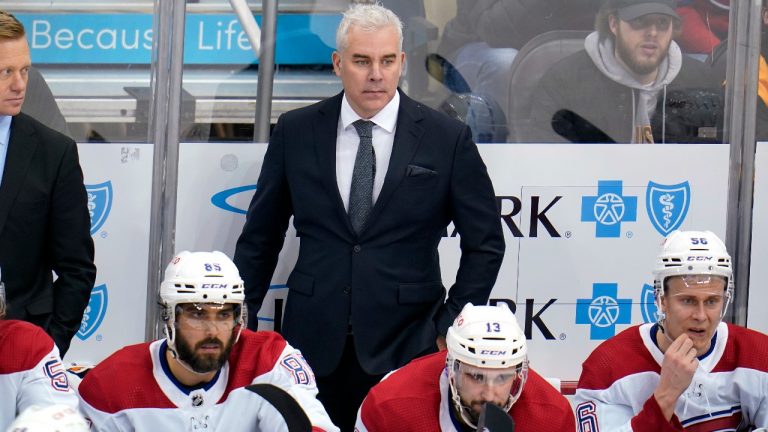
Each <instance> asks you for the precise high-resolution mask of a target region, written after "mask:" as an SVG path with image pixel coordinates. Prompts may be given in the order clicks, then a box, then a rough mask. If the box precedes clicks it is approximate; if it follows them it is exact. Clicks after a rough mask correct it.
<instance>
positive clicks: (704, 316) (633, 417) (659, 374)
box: [575, 231, 768, 432]
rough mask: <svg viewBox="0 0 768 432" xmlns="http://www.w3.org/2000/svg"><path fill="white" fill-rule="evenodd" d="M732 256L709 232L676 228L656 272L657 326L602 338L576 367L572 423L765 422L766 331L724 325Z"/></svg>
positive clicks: (691, 425) (627, 427)
mask: <svg viewBox="0 0 768 432" xmlns="http://www.w3.org/2000/svg"><path fill="white" fill-rule="evenodd" d="M731 276H732V267H731V257H730V256H729V255H728V252H727V251H726V249H725V245H724V244H723V242H722V241H721V240H720V239H719V238H718V237H717V236H716V235H715V234H713V233H712V232H710V231H703V232H702V231H675V232H673V233H671V234H670V235H669V236H668V237H667V238H666V240H665V241H664V244H663V245H662V247H661V253H660V254H659V256H658V259H657V261H656V267H655V269H654V285H655V294H656V305H657V307H658V322H656V323H649V324H643V325H640V326H634V327H630V328H628V329H627V330H624V331H623V332H621V333H620V334H618V335H616V336H614V337H613V338H611V339H609V340H607V341H605V342H603V343H602V344H601V345H600V346H598V347H597V349H595V351H594V352H592V354H591V355H590V356H589V358H587V360H586V361H585V362H584V364H583V368H582V373H581V378H580V379H579V384H578V388H577V390H576V396H575V402H576V404H577V407H576V421H577V423H578V426H579V430H580V431H581V432H594V431H598V430H599V431H602V432H609V431H636V432H640V431H642V432H645V431H662V432H663V431H681V430H685V431H726V430H728V431H736V430H738V431H747V430H752V429H751V428H753V427H765V426H768V336H766V335H764V334H762V333H758V332H755V331H752V330H749V329H746V328H743V327H739V326H735V325H731V324H726V323H723V322H722V318H723V315H724V314H725V312H726V310H727V309H728V304H729V303H730V301H731V297H732V296H733V280H732V277H731Z"/></svg>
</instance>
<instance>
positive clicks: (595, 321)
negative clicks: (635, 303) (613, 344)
mask: <svg viewBox="0 0 768 432" xmlns="http://www.w3.org/2000/svg"><path fill="white" fill-rule="evenodd" d="M618 290H619V287H618V284H615V283H595V284H592V298H588V299H576V324H589V325H590V329H589V338H590V339H591V340H606V339H608V338H610V337H612V336H613V335H615V334H616V324H629V323H630V322H631V318H632V299H628V298H627V299H620V298H617V297H618Z"/></svg>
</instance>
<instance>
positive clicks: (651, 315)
mask: <svg viewBox="0 0 768 432" xmlns="http://www.w3.org/2000/svg"><path fill="white" fill-rule="evenodd" d="M640 311H641V312H642V315H643V322H647V323H655V322H656V321H658V320H659V309H658V308H657V307H656V295H655V293H654V289H653V286H651V285H648V284H643V291H642V292H641V293H640Z"/></svg>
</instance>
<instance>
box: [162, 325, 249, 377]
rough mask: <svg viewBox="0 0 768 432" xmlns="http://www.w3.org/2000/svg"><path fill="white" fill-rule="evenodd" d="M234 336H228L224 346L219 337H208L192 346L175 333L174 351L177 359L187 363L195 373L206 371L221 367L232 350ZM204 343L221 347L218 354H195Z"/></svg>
mask: <svg viewBox="0 0 768 432" xmlns="http://www.w3.org/2000/svg"><path fill="white" fill-rule="evenodd" d="M234 341H235V336H234V335H232V336H230V338H229V340H228V341H227V344H226V346H225V345H224V342H222V341H221V339H218V338H208V339H204V340H202V341H200V342H198V343H197V344H195V346H194V348H193V347H192V346H191V345H190V343H189V342H188V341H187V340H186V339H185V338H184V336H183V335H182V334H181V333H177V334H176V352H177V354H178V355H179V360H181V361H183V362H184V363H186V364H188V365H189V367H190V368H192V370H193V371H195V372H197V373H208V372H213V371H215V370H219V369H221V367H222V366H224V363H226V361H227V359H228V358H229V353H230V351H232V345H233V344H234ZM204 344H217V345H218V346H219V348H221V350H220V353H219V355H212V354H205V355H199V354H196V352H197V350H198V349H199V348H200V347H201V346H202V345H204Z"/></svg>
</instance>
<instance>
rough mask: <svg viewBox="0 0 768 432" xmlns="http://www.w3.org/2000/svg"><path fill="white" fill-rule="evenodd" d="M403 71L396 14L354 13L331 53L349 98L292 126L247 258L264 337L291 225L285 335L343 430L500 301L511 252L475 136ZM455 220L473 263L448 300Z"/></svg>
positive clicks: (318, 107)
mask: <svg viewBox="0 0 768 432" xmlns="http://www.w3.org/2000/svg"><path fill="white" fill-rule="evenodd" d="M404 63H405V53H404V52H403V50H402V24H401V21H400V19H399V18H398V17H397V16H396V15H395V14H394V13H392V12H391V11H390V10H388V9H386V8H384V7H382V6H378V5H364V4H355V5H353V6H352V7H351V8H350V9H349V10H348V11H347V12H346V13H345V15H344V18H342V21H341V23H340V25H339V30H338V32H337V51H336V52H334V54H333V66H334V71H335V72H336V74H337V75H338V76H339V77H340V78H341V82H342V85H343V87H344V91H343V93H339V94H338V95H336V96H334V97H331V98H329V99H326V100H324V101H321V102H319V103H317V104H314V105H311V106H308V107H305V108H301V109H298V110H295V111H291V112H288V113H286V114H284V115H282V116H281V117H280V119H279V120H278V122H277V125H276V126H275V129H274V131H273V133H272V137H271V139H270V142H269V147H268V149H267V153H266V155H265V157H264V162H263V164H262V170H261V173H260V174H259V180H258V188H257V189H256V192H255V193H254V196H253V200H252V201H251V204H250V207H249V208H248V215H247V218H246V222H245V226H244V227H243V232H242V234H241V235H240V238H239V239H238V241H237V247H236V249H235V263H236V264H237V266H238V268H239V269H240V270H241V272H242V274H243V279H244V280H245V286H246V290H247V291H246V298H247V303H248V306H249V309H250V310H251V311H252V312H253V315H252V318H251V319H250V322H249V327H251V328H255V327H256V325H257V320H256V312H257V311H258V310H259V309H260V308H261V306H262V302H263V300H264V297H265V295H266V293H267V290H268V289H269V285H270V281H271V280H272V275H273V273H274V271H275V267H276V265H277V261H278V256H279V253H280V250H281V248H282V247H283V241H284V240H285V232H286V229H287V227H288V223H289V221H290V218H291V216H293V225H294V226H295V228H296V232H297V234H298V236H299V237H300V238H301V242H300V249H299V257H298V260H297V262H296V265H295V266H294V268H293V270H292V272H291V274H290V276H289V277H288V281H287V285H288V298H287V300H286V305H285V313H284V319H283V326H282V332H283V334H284V335H285V337H286V339H287V340H288V341H289V342H290V343H291V344H292V345H294V346H296V347H297V348H299V349H301V351H302V353H304V355H305V356H306V357H307V359H308V360H309V362H310V363H311V364H312V367H313V368H314V369H315V371H316V372H317V375H318V388H319V390H320V393H319V395H318V398H319V399H320V400H321V401H322V402H323V404H324V405H325V407H326V409H328V412H329V414H330V415H331V418H332V419H333V420H334V422H335V423H336V424H337V425H339V426H340V427H341V428H342V430H344V431H348V430H352V427H353V426H354V422H355V415H356V409H357V407H359V406H360V402H362V400H363V398H364V397H365V395H366V393H367V392H368V390H369V389H370V388H371V387H372V386H373V385H374V384H376V383H377V382H378V381H379V380H380V379H381V377H382V376H383V375H384V374H385V373H387V372H389V371H391V370H393V369H396V368H398V367H401V366H403V365H404V364H406V363H407V362H409V361H410V360H412V359H414V358H416V357H418V356H420V355H424V354H427V353H431V352H435V351H437V350H438V347H439V346H440V345H442V344H444V337H445V332H446V331H447V329H448V327H449V326H450V325H451V322H453V319H454V318H455V317H456V315H457V314H458V313H459V312H460V311H461V308H462V306H463V305H464V304H466V303H467V302H475V303H485V302H486V301H487V300H488V296H489V294H490V292H491V289H492V288H493V285H494V283H495V281H496V277H497V275H498V272H499V268H500V267H501V262H502V259H503V255H504V235H503V233H502V231H501V222H500V220H499V209H498V206H497V204H496V197H495V193H494V191H493V185H492V184H491V180H490V178H489V176H488V172H487V169H486V167H485V164H484V163H483V160H482V158H481V157H480V153H479V152H478V149H477V146H476V145H475V143H474V142H473V141H472V139H471V134H470V130H469V128H468V127H467V126H466V125H464V124H462V123H460V122H458V121H456V120H452V119H450V118H448V117H447V116H445V115H444V114H441V113H438V112H436V111H434V110H432V109H430V108H427V107H426V106H424V105H422V104H421V103H418V102H416V101H414V100H413V99H411V98H409V97H408V96H407V95H405V93H403V92H402V91H400V90H399V89H398V87H397V86H398V81H399V79H400V77H401V74H402V70H403V66H404ZM451 221H453V223H454V225H455V226H456V228H457V230H458V233H459V236H460V237H461V244H460V246H461V263H460V266H459V269H458V271H457V274H456V283H455V284H454V285H453V286H452V287H451V288H450V290H449V291H448V292H446V289H445V287H444V286H443V283H442V281H441V280H442V279H441V271H440V260H439V254H438V244H439V243H440V240H441V239H442V236H443V233H444V232H445V229H446V228H447V226H448V224H449V223H450V222H451ZM446 294H448V295H447V298H446Z"/></svg>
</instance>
